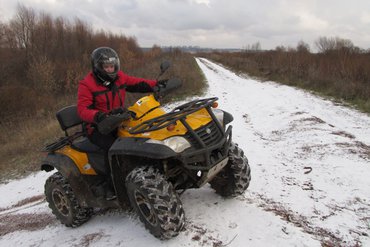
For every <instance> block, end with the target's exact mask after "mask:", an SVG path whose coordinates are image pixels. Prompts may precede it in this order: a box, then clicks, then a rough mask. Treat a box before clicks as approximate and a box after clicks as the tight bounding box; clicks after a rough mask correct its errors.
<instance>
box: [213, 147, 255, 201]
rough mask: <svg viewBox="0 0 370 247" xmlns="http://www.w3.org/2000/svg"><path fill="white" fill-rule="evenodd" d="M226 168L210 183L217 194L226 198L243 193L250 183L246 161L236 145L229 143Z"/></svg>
mask: <svg viewBox="0 0 370 247" xmlns="http://www.w3.org/2000/svg"><path fill="white" fill-rule="evenodd" d="M228 156H229V161H228V163H227V165H226V167H225V168H224V169H223V170H222V171H221V172H220V173H218V174H217V175H216V176H215V177H214V178H213V179H212V180H211V182H210V184H211V187H212V188H213V189H214V190H215V191H216V193H217V194H219V195H221V196H224V197H228V196H237V195H241V194H243V193H244V191H245V190H246V189H247V188H248V186H249V183H250V181H251V169H250V167H249V164H248V159H247V158H246V157H245V156H244V152H243V150H242V149H241V148H239V147H238V144H235V143H231V145H230V149H229V154H228Z"/></svg>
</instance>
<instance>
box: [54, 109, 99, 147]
mask: <svg viewBox="0 0 370 247" xmlns="http://www.w3.org/2000/svg"><path fill="white" fill-rule="evenodd" d="M56 117H57V119H58V122H59V125H60V128H61V129H62V130H64V132H65V134H66V136H67V137H70V138H69V141H70V142H71V146H72V147H73V148H74V149H76V150H77V151H81V152H86V153H103V152H104V151H103V150H102V149H101V148H100V147H98V146H96V145H95V144H93V143H91V142H90V140H89V139H88V138H87V137H86V136H85V131H84V127H83V121H82V119H81V118H80V116H79V115H78V113H77V106H76V105H71V106H66V107H64V108H62V109H60V110H59V111H58V112H57V113H56ZM78 125H81V130H80V131H79V132H78V131H77V132H75V133H73V135H71V136H70V135H69V133H68V130H69V129H71V128H73V127H75V126H78Z"/></svg>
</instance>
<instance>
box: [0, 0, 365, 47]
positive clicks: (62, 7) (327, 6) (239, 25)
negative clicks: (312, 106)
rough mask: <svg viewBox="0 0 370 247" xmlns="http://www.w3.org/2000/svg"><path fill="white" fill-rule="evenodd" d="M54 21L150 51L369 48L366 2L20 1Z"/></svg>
mask: <svg viewBox="0 0 370 247" xmlns="http://www.w3.org/2000/svg"><path fill="white" fill-rule="evenodd" d="M19 3H22V4H23V5H24V6H26V7H31V8H33V9H34V10H36V11H45V12H47V13H49V14H51V15H52V16H53V17H57V16H63V17H66V18H68V19H71V20H73V18H74V17H78V18H80V19H82V20H84V21H86V22H87V23H89V24H91V26H92V27H93V28H94V29H104V30H107V31H108V30H109V31H112V32H114V33H119V34H124V35H127V36H135V37H136V39H137V41H138V43H139V45H140V46H142V47H151V46H153V45H154V44H157V45H160V46H177V45H180V46H182V45H192V46H201V47H211V48H245V47H246V46H247V45H250V44H254V43H256V42H259V43H260V44H261V48H262V49H274V48H275V47H276V46H279V45H284V46H292V47H296V45H297V43H298V42H299V41H300V40H303V41H305V42H306V43H308V44H309V45H310V47H311V49H314V48H315V46H314V41H315V40H317V38H319V37H320V36H326V37H336V36H338V37H340V38H344V39H350V40H351V41H352V42H353V43H354V45H356V46H359V47H361V48H364V49H368V48H370V0H352V1H349V0H99V1H98V0H23V1H19ZM16 8H17V1H10V0H0V16H1V17H0V20H1V21H3V22H4V21H8V20H9V19H11V18H12V17H13V16H14V14H15V12H16Z"/></svg>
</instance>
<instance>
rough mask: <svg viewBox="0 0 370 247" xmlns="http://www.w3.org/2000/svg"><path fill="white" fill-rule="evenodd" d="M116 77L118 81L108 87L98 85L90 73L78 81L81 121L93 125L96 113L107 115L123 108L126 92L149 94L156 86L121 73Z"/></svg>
mask: <svg viewBox="0 0 370 247" xmlns="http://www.w3.org/2000/svg"><path fill="white" fill-rule="evenodd" d="M117 76H118V79H117V80H116V81H115V82H114V83H111V85H110V87H106V86H104V85H102V84H100V83H98V82H97V81H96V79H95V77H94V75H93V73H92V72H90V73H89V74H87V75H86V77H85V78H84V79H82V80H81V81H80V83H79V86H78V94H77V110H78V114H79V116H80V118H81V119H82V120H83V121H85V122H87V123H93V122H94V117H95V115H96V113H97V112H99V111H101V112H105V113H108V112H109V111H111V110H112V109H116V108H119V107H124V102H125V95H126V91H129V92H150V91H151V90H152V88H153V87H154V86H155V85H156V84H157V81H155V80H147V79H143V78H138V77H133V76H129V75H126V74H125V73H123V72H122V71H119V72H118V74H117Z"/></svg>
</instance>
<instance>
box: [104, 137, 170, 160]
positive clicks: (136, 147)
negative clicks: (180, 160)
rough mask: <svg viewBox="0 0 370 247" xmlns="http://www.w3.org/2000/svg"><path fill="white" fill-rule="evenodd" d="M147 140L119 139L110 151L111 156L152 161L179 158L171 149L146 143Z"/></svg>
mask: <svg viewBox="0 0 370 247" xmlns="http://www.w3.org/2000/svg"><path fill="white" fill-rule="evenodd" d="M147 140H148V139H147V138H131V137H124V138H118V139H117V140H116V141H115V142H114V143H113V145H112V147H111V148H110V150H109V156H110V157H112V156H113V155H133V156H140V157H145V158H150V159H167V158H170V157H174V156H177V153H176V152H174V151H173V150H172V149H171V148H169V147H167V146H164V145H158V144H153V143H146V142H145V141H147Z"/></svg>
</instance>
